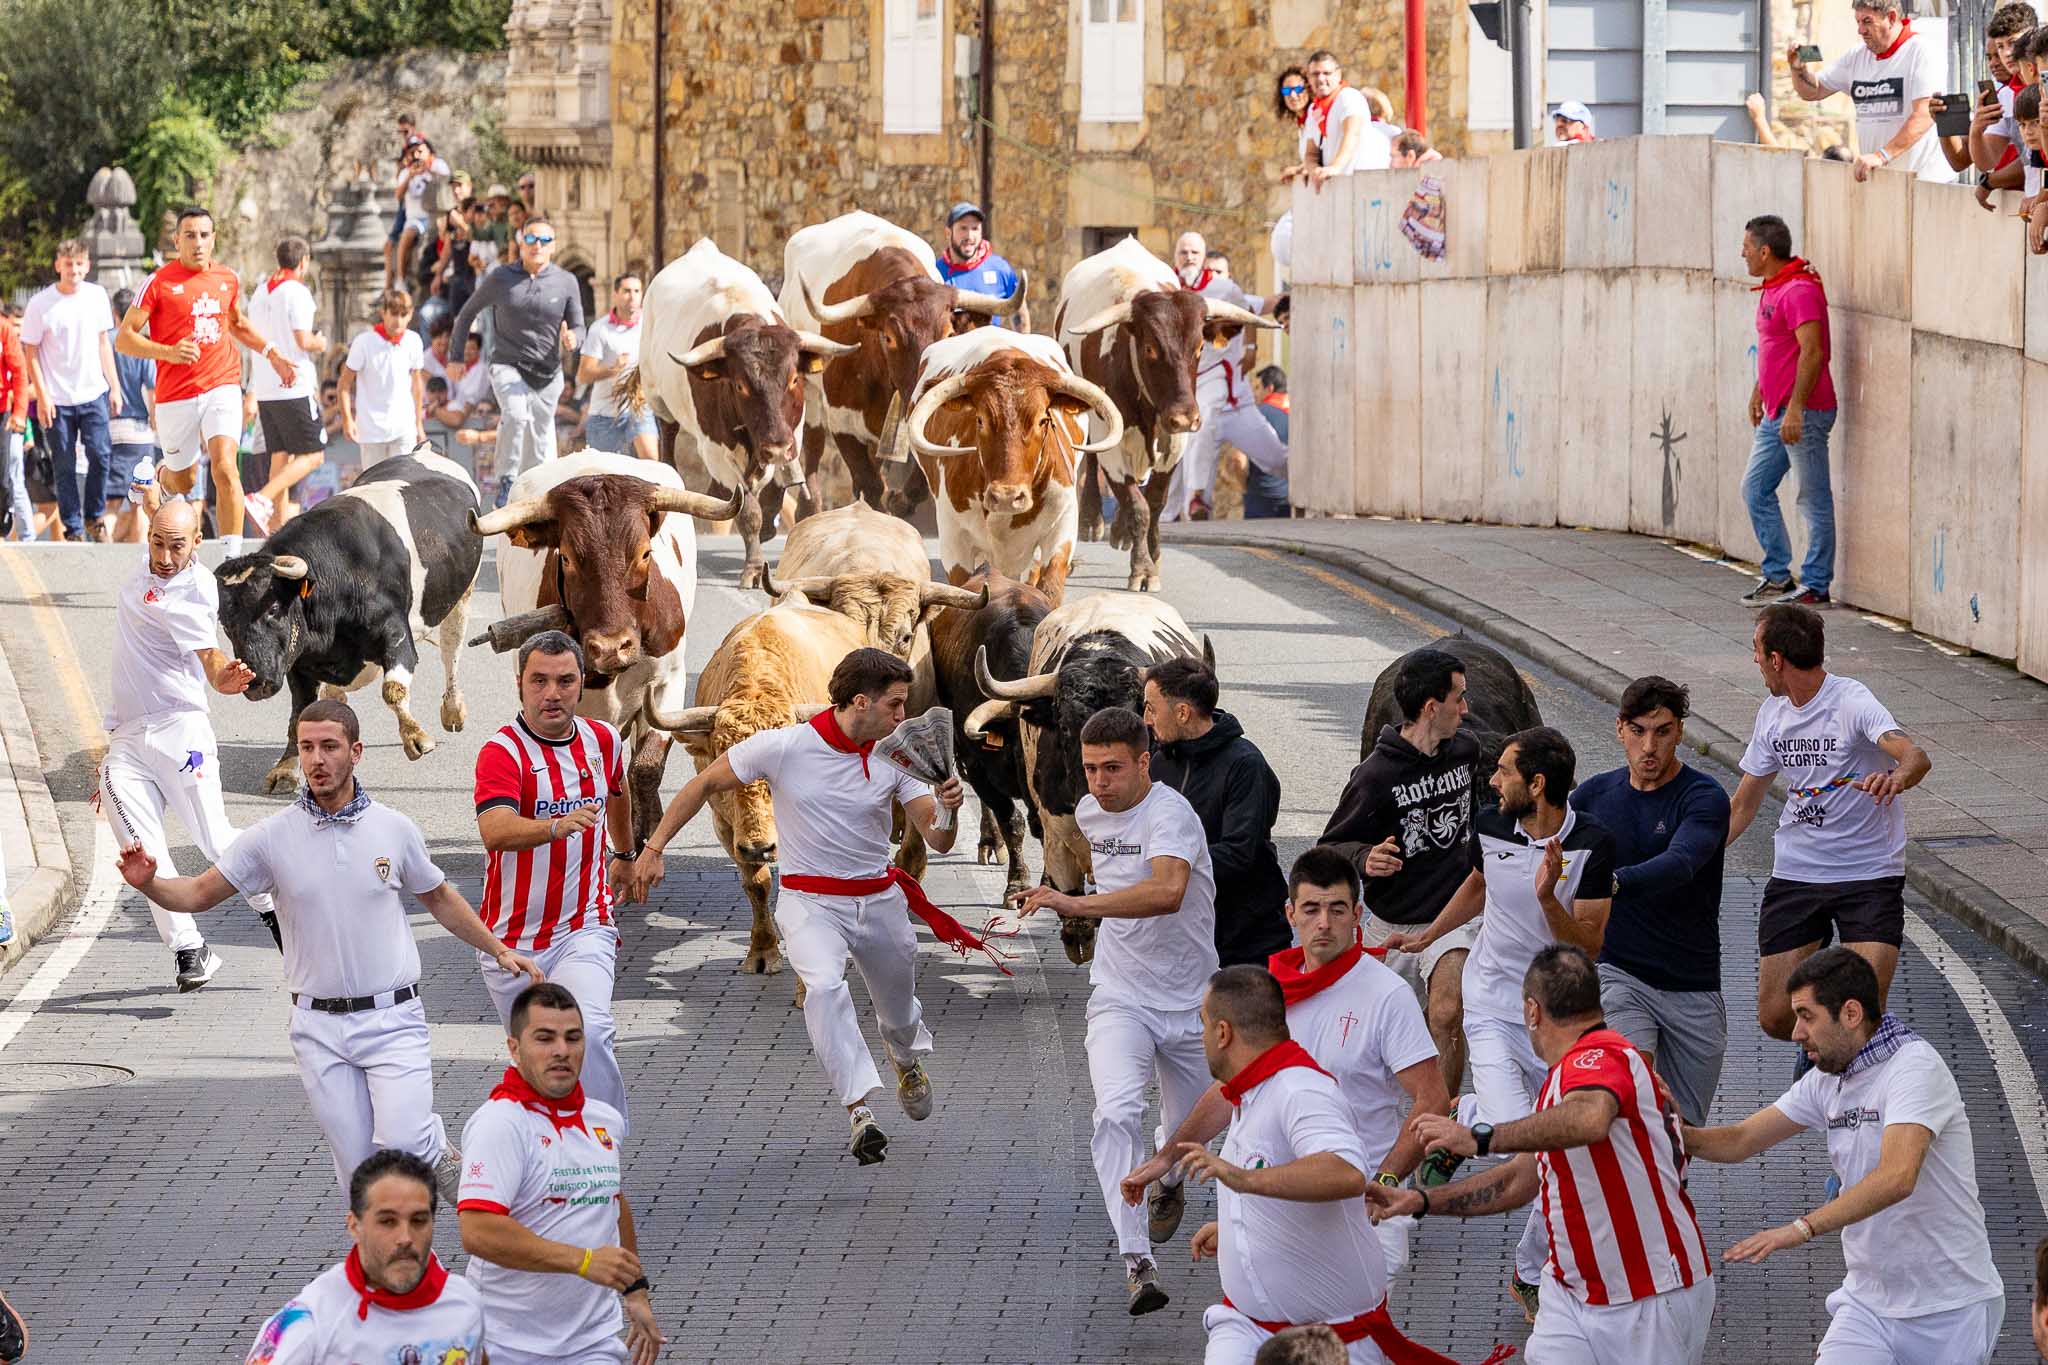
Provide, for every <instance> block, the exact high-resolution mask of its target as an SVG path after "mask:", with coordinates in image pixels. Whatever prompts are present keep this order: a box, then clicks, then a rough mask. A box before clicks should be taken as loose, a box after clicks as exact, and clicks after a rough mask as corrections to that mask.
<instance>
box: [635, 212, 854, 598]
mask: <svg viewBox="0 0 2048 1365" xmlns="http://www.w3.org/2000/svg"><path fill="white" fill-rule="evenodd" d="M645 313H646V320H647V321H646V328H645V336H644V337H643V339H642V341H641V343H640V356H641V361H640V365H639V368H638V369H636V370H635V371H633V373H632V374H630V375H629V376H627V380H626V381H623V383H624V388H623V390H622V391H623V392H624V393H625V395H626V397H627V399H628V401H629V402H637V401H641V396H642V395H644V401H646V402H647V404H648V405H649V406H650V407H651V408H652V409H653V412H654V417H655V421H656V423H657V425H658V426H659V428H660V435H661V448H662V450H663V452H664V454H665V456H666V458H668V459H669V460H671V461H673V462H674V463H675V466H676V468H677V469H678V470H680V471H682V473H683V475H684V477H685V479H686V480H687V479H688V478H690V477H691V475H692V474H693V473H695V474H696V475H697V477H698V478H701V479H703V480H706V481H708V482H709V483H710V484H711V485H712V486H713V487H714V488H716V489H729V490H732V491H735V492H744V493H747V494H750V495H751V496H749V497H747V498H746V500H745V501H744V502H743V503H742V504H741V507H740V512H739V518H738V521H739V532H740V538H741V539H742V540H743V541H744V542H745V543H746V562H745V564H744V566H743V567H742V568H741V570H740V586H741V587H743V588H751V587H754V586H756V585H758V584H759V583H760V581H761V573H762V570H763V568H764V567H765V560H764V559H763V558H762V555H761V538H762V536H763V535H764V534H772V533H773V523H774V516H775V509H776V508H778V507H780V506H781V502H782V485H783V483H785V482H790V483H793V482H796V481H798V480H799V479H800V478H801V477H802V475H801V472H800V468H799V466H798V465H797V463H796V456H797V441H798V438H799V435H800V432H801V429H802V427H803V415H804V376H805V375H807V374H811V373H815V372H816V371H818V370H820V369H822V368H823V367H824V365H825V363H826V362H827V361H829V360H830V359H832V358H833V357H834V356H839V355H844V354H846V353H847V352H848V351H851V350H852V349H853V347H851V346H842V345H839V344H838V343H837V342H832V341H827V340H826V339H825V338H824V337H822V336H819V335H818V334H817V333H815V332H806V331H800V330H798V329H797V328H794V327H792V326H790V325H789V323H788V322H787V321H785V320H784V318H783V315H782V310H781V309H779V308H777V307H776V305H775V298H774V296H773V295H771V294H770V293H769V292H768V287H767V286H766V285H764V284H762V283H761V277H760V276H758V275H756V274H755V273H754V272H753V271H751V270H749V269H747V267H745V266H744V265H741V264H740V263H739V262H738V261H735V260H733V259H732V258H731V257H729V256H725V255H723V254H721V253H720V252H719V250H718V247H717V246H716V245H715V244H713V242H712V241H711V239H710V238H708V237H707V238H705V239H704V240H703V241H700V242H698V243H697V245H695V246H693V247H691V248H690V249H689V250H688V251H687V252H685V253H684V254H683V255H682V256H681V257H679V258H678V259H676V260H673V261H670V262H669V263H668V264H667V265H666V266H664V267H663V268H662V271H661V273H660V274H658V275H656V276H655V277H654V279H653V281H652V282H651V283H650V284H649V285H648V286H647V303H646V307H645ZM699 471H701V472H699Z"/></svg>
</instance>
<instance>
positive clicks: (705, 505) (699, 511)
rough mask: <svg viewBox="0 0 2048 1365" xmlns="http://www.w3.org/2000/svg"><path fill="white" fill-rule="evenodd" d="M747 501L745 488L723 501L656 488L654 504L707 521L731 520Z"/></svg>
mask: <svg viewBox="0 0 2048 1365" xmlns="http://www.w3.org/2000/svg"><path fill="white" fill-rule="evenodd" d="M745 501H746V494H745V491H744V490H736V491H735V492H734V493H733V495H732V496H731V497H730V498H727V499H724V500H722V501H721V500H720V499H718V498H714V497H712V496H711V495H710V494H709V493H692V492H691V491H690V490H689V489H687V488H656V489H655V490H654V499H653V506H654V510H655V511H657V512H681V513H682V514H683V515H684V516H686V517H702V518H703V519H704V520H706V521H731V520H732V519H733V518H734V517H736V516H738V515H739V514H740V504H741V503H743V502H745ZM505 510H506V511H508V512H509V511H511V510H512V509H511V508H509V507H508V508H506V509H505Z"/></svg>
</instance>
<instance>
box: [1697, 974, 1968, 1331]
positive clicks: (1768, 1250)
mask: <svg viewBox="0 0 2048 1365" xmlns="http://www.w3.org/2000/svg"><path fill="white" fill-rule="evenodd" d="M1786 986H1787V989H1788V992H1789V994H1790V997H1791V1001H1792V1012H1793V1015H1794V1016H1795V1018H1796V1020H1797V1022H1796V1023H1795V1024H1794V1026H1793V1031H1792V1036H1793V1038H1794V1039H1795V1040H1796V1041H1797V1042H1798V1043H1799V1044H1800V1046H1801V1047H1802V1048H1804V1049H1805V1051H1806V1055H1807V1057H1808V1058H1809V1059H1811V1060H1812V1062H1813V1065H1814V1069H1813V1070H1811V1071H1808V1072H1807V1073H1806V1074H1805V1075H1804V1076H1802V1077H1800V1078H1799V1079H1798V1080H1797V1081H1795V1082H1793V1085H1792V1088H1791V1089H1790V1090H1788V1091H1786V1092H1785V1094H1784V1096H1783V1098H1781V1099H1779V1100H1778V1102H1777V1103H1776V1104H1772V1105H1769V1106H1767V1107H1765V1108H1763V1109H1759V1110H1758V1111H1757V1112H1756V1113H1754V1114H1751V1115H1750V1116H1749V1117H1748V1118H1746V1119H1744V1120H1743V1121H1742V1122H1740V1123H1732V1124H1724V1125H1722V1126H1721V1127H1718V1128H1692V1127H1688V1128H1686V1129H1685V1130H1684V1137H1685V1145H1686V1148H1687V1150H1688V1151H1690V1152H1691V1153H1692V1155H1694V1156H1696V1157H1699V1158H1700V1159H1702V1160H1704V1161H1721V1162H1737V1161H1747V1160H1749V1158H1751V1157H1753V1156H1756V1155H1757V1154H1758V1153H1760V1152H1764V1151H1768V1150H1769V1149H1770V1148H1772V1147H1775V1146H1777V1145H1778V1144H1779V1143H1781V1142H1783V1141H1785V1140H1786V1139H1787V1138H1789V1137H1792V1136H1793V1135H1794V1134H1796V1133H1799V1132H1801V1131H1802V1130H1804V1129H1807V1128H1819V1129H1821V1130H1822V1131H1823V1132H1825V1133H1826V1134H1827V1148H1828V1162H1829V1164H1830V1165H1831V1166H1833V1168H1834V1172H1835V1175H1836V1177H1837V1178H1838V1179H1839V1180H1840V1181H1841V1193H1839V1194H1837V1195H1836V1196H1835V1197H1834V1198H1832V1199H1830V1200H1828V1202H1826V1203H1825V1204H1822V1205H1821V1206H1820V1207H1819V1208H1817V1209H1814V1210H1812V1211H1811V1212H1809V1213H1805V1214H1802V1215H1800V1216H1799V1217H1797V1218H1794V1219H1793V1220H1792V1221H1791V1222H1789V1223H1785V1224H1783V1225H1781V1226H1779V1227H1774V1228H1766V1229H1765V1230H1764V1231H1762V1232H1759V1233H1757V1234H1755V1235H1754V1236H1752V1237H1746V1238H1744V1239H1743V1240H1742V1241H1740V1242H1737V1243H1736V1244H1735V1245H1734V1246H1732V1247H1730V1248H1728V1253H1727V1255H1726V1256H1725V1257H1724V1258H1723V1259H1724V1260H1726V1261H1735V1262H1747V1263H1751V1264H1761V1263H1762V1262H1763V1261H1764V1260H1766V1259H1767V1258H1768V1257H1770V1256H1771V1255H1772V1254H1773V1253H1775V1252H1779V1251H1786V1250H1789V1249H1791V1248H1793V1247H1798V1246H1803V1245H1805V1244H1806V1243H1807V1242H1810V1241H1812V1240H1813V1239H1814V1238H1816V1237H1825V1236H1827V1235H1828V1234H1829V1233H1831V1232H1840V1233H1841V1234H1842V1259H1843V1260H1844V1261H1846V1262H1847V1263H1848V1271H1849V1274H1848V1278H1847V1279H1845V1280H1843V1282H1842V1287H1841V1288H1840V1289H1838V1290H1836V1291H1835V1292H1834V1293H1832V1294H1830V1295H1828V1301H1827V1306H1828V1312H1829V1313H1830V1315H1831V1316H1832V1319H1833V1320H1832V1321H1831V1322H1830V1324H1829V1326H1828V1331H1827V1335H1826V1336H1825V1337H1823V1338H1822V1339H1821V1343H1820V1353H1819V1354H1818V1355H1817V1356H1815V1357H1814V1365H1983V1362H1985V1361H1988V1360H1990V1359H1991V1352H1992V1349H1993V1348H1994V1347H1995V1346H1996V1345H1997V1343H1998V1329H1999V1327H2000V1325H2001V1324H2002V1323H2003V1322H2004V1320H2005V1286H2004V1283H2003V1282H2002V1281H2001V1280H2000V1279H1999V1277H1998V1269H1997V1267H1996V1266H1995V1265H1994V1264H1993V1263H1992V1260H1991V1242H1990V1239H1989V1237H1988V1236H1987V1235H1986V1234H1985V1230H1984V1205H1983V1203H1982V1202H1981V1201H1980V1200H1979V1199H1978V1197H1977V1158H1976V1148H1975V1147H1974V1146H1973V1145H1972V1144H1971V1140H1970V1112H1969V1109H1968V1108H1967V1107H1966V1106H1965V1105H1964V1103H1963V1097H1962V1092H1961V1091H1960V1090H1958V1089H1957V1087H1956V1081H1955V1077H1954V1076H1953V1075H1952V1074H1950V1072H1949V1069H1948V1065H1947V1063H1945V1062H1943V1061H1942V1059H1941V1053H1940V1052H1938V1051H1937V1050H1936V1049H1935V1048H1934V1046H1933V1045H1932V1044H1931V1043H1929V1042H1927V1041H1926V1040H1925V1039H1923V1038H1921V1037H1920V1036H1919V1035H1918V1034H1916V1033H1914V1032H1913V1031H1912V1030H1911V1029H1909V1028H1907V1027H1906V1026H1905V1025H1904V1024H1902V1023H1901V1022H1899V1020H1898V1019H1897V1017H1895V1016H1893V1015H1890V1014H1886V1013H1883V1010H1882V1006H1881V1005H1880V1003H1879V1000H1880V995H1879V991H1878V979H1877V972H1876V970H1875V969H1874V968H1873V967H1871V965H1870V963H1869V962H1868V961H1866V960H1865V959H1864V958H1863V957H1861V956H1859V955H1858V954H1856V953H1854V952H1852V951H1850V950H1849V949H1847V948H1839V947H1837V948H1823V949H1821V950H1820V951H1819V952H1817V953H1815V954H1813V955H1812V956H1811V957H1809V958H1807V959H1806V960H1805V961H1804V962H1801V963H1800V964H1799V966H1798V967H1796V968H1794V969H1793V972H1792V975H1791V976H1790V978H1788V979H1787V981H1786Z"/></svg>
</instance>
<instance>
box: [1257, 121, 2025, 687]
mask: <svg viewBox="0 0 2048 1365" xmlns="http://www.w3.org/2000/svg"><path fill="white" fill-rule="evenodd" d="M1425 176H1428V177H1434V178H1435V179H1436V180H1437V181H1438V182H1439V183H1440V184H1441V185H1442V187H1443V196H1444V197H1443V208H1444V236H1445V249H1444V252H1443V254H1442V255H1441V256H1440V257H1437V258H1425V257H1423V256H1422V255H1421V254H1420V253H1419V252H1418V251H1417V250H1416V249H1415V247H1414V246H1413V245H1412V244H1411V243H1410V242H1409V241H1408V239H1407V238H1406V237H1405V236H1404V235H1403V233H1402V231H1401V222H1402V215H1403V213H1404V212H1405V211H1406V209H1407V207H1408V205H1409V203H1410V201H1411V199H1412V198H1413V196H1414V195H1415V193H1416V189H1417V186H1418V185H1419V183H1420V181H1421V180H1422V179H1423V178H1424V177H1425ZM2015 200H2016V196H2014V195H2011V194H2002V195H1999V196H1996V197H1995V198H1994V200H1993V207H1994V210H1995V211H1994V212H1986V211H1985V210H1984V208H1983V207H1982V206H1980V205H1979V204H1978V202H1977V200H1976V196H1975V193H1974V192H1973V191H1972V190H1970V189H1967V188H1962V187H1953V186H1937V185H1921V184H1918V183H1917V182H1915V181H1914V180H1913V179H1912V178H1911V177H1909V176H1907V175H1905V174H1903V173H1900V172H1891V171H1885V172H1880V173H1878V174H1877V175H1876V176H1874V177H1873V178H1872V179H1871V180H1870V181H1869V182H1866V183H1863V184H1858V183H1856V181H1855V180H1854V178H1853V176H1852V175H1851V173H1850V169H1849V168H1848V167H1846V166H1842V165H1838V164H1835V163H1830V162H1824V161H1819V160H1814V159H1808V158H1805V157H1803V156H1801V155H1800V154H1799V153H1797V152H1794V151H1781V150H1774V149H1770V148H1763V147H1753V146H1744V145H1738V144H1731V143H1714V142H1711V141H1709V140H1708V139H1706V138H1703V137H1663V138H1635V139H1624V140H1619V141H1613V142H1603V143H1596V144H1594V145H1592V146H1588V147H1577V148H1544V149H1540V150H1536V151H1530V152H1516V153H1510V154H1507V155H1503V156H1496V157H1488V158H1479V159H1474V160H1470V161H1463V162H1433V163H1430V164H1429V165H1426V166H1421V167H1416V168H1411V169H1405V170H1389V171H1377V172H1370V173H1365V174H1360V175H1356V176H1353V177H1350V178H1349V181H1348V182H1342V183H1338V184H1333V185H1331V186H1330V187H1329V188H1328V189H1327V190H1326V191H1325V192H1324V193H1322V194H1320V195H1316V194H1311V193H1309V192H1308V191H1306V190H1298V191H1297V192H1296V194H1295V205H1294V213H1295V255H1296V261H1297V268H1296V279H1295V281H1294V284H1295V290H1294V300H1295V324H1294V342H1295V345H1294V347H1293V353H1294V357H1295V370H1296V373H1295V375H1294V376H1293V383H1292V389H1293V392H1294V393H1295V395H1296V402H1295V415H1294V422H1295V432H1296V437H1295V454H1294V458H1293V461H1292V470H1293V474H1292V477H1293V483H1294V489H1295V500H1296V501H1297V502H1298V503H1300V504H1301V505H1303V506H1306V507H1308V508H1311V509H1313V510H1315V511H1318V512H1323V513H1331V514H1351V515H1366V514H1372V515H1386V516H1403V517H1413V516H1422V517H1432V518H1442V519H1446V520H1470V519H1483V520H1486V521H1491V522H1499V523H1505V524H1510V525H1530V526H1552V525H1566V526H1586V527H1595V528H1602V529H1612V530H1629V531H1637V532H1642V533H1646V534H1650V535H1659V536H1669V537H1672V538H1674V539H1679V540H1685V541H1691V542H1697V543H1700V544H1704V545H1709V546H1713V547H1717V548H1720V549H1722V550H1723V551H1724V552H1725V553H1727V554H1729V555H1730V556H1731V557H1735V558H1740V559H1746V560H1754V559H1756V558H1757V557H1758V555H1759V553H1760V552H1759V548H1758V546H1757V542H1756V537H1755V535H1754V533H1753V532H1752V530H1751V526H1750V517H1749V510H1748V507H1747V504H1746V501H1745V499H1744V495H1743V489H1742V484H1743V476H1744V472H1745V470H1746V469H1747V467H1748V464H1749V460H1750V449H1751V443H1752V440H1753V429H1752V428H1751V426H1750V424H1749V420H1748V412H1747V408H1748V399H1749V394H1750V391H1751V389H1752V387H1753V385H1754V383H1755V375H1756V329H1755V311H1756V294H1755V292H1754V290H1753V288H1752V286H1753V284H1754V281H1752V280H1751V279H1750V277H1749V274H1748V271H1747V270H1746V269H1745V268H1744V266H1743V264H1742V258H1741V241H1742V231H1743V224H1744V223H1746V222H1747V221H1748V220H1749V219H1751V218H1752V217H1755V216H1757V215H1759V214H1765V213H1773V214H1776V215H1778V216H1779V217H1781V218H1783V219H1785V221H1786V223H1787V224H1788V226H1790V228H1791V229H1792V233H1793V243H1794V247H1795V249H1796V250H1797V252H1798V253H1799V254H1800V255H1802V256H1804V257H1805V258H1806V259H1807V260H1809V261H1810V262H1812V264H1813V266H1814V268H1815V269H1817V270H1818V271H1819V272H1820V274H1821V277H1822V279H1823V281H1824V282H1825V283H1826V285H1827V289H1828V297H1829V303H1830V305H1831V307H1830V310H1829V328H1830V332H1831V336H1832V341H1833V363H1832V365H1831V369H1830V373H1831V375H1832V377H1833V379H1834V383H1835V388H1836V392H1837V395H1838V397H1839V399H1840V404H1841V406H1840V415H1839V418H1838V420H1837V423H1836V426H1835V430H1834V435H1833V439H1832V441H1831V443H1830V454H1831V458H1830V466H1831V469H1830V481H1831V484H1832V487H1833V491H1834V502H1835V522H1836V554H1835V584H1834V592H1835V596H1836V597H1837V599H1839V600H1841V601H1844V602H1847V603H1850V604H1853V605H1855V606H1859V607H1864V608H1867V609H1870V610H1874V611H1878V612H1882V613H1885V614H1887V615H1892V616H1897V617H1901V618H1903V619H1905V620H1907V621H1909V622H1910V623H1911V624H1912V625H1913V627H1914V628H1916V629H1919V630H1923V631H1925V632H1927V633H1928V634H1931V635H1934V636H1936V637H1938V638H1941V639H1945V640H1950V641H1954V642H1956V643H1959V644H1963V645H1966V646H1968V647H1970V648H1972V649H1976V650H1979V651H1982V652H1984V653H1986V654H1991V655H1995V656H1997V657H2000V658H2016V659H2017V660H2018V662H2019V665H2020V667H2021V668H2022V669H2024V670H2025V671H2027V672H2028V673H2030V674H2032V675H2034V676H2036V677H2043V678H2048V260H2044V258H2040V257H2029V256H2027V255H2026V253H2025V250H2024V239H2023V236H2022V232H2021V225H2020V223H2019V222H2018V220H2017V219H2015V218H2014V217H2012V210H2013V208H2014V206H2015ZM1325 395H1327V396H1328V398H1327V399H1325V398H1324V396H1325ZM2023 452H2026V453H2024V454H2023ZM1797 496H1798V489H1797V485H1796V480H1795V479H1794V478H1788V479H1787V480H1786V481H1785V482H1784V484H1783V485H1782V486H1781V487H1780V489H1779V507H1780V510H1781V512H1782V515H1783V516H1784V518H1785V521H1786V524H1787V526H1788V528H1789V529H1790V531H1791V539H1792V543H1793V565H1794V568H1795V570H1796V569H1797V567H1798V565H1799V562H1800V559H1801V557H1803V555H1804V554H1805V552H1806V532H1805V527H1804V525H1803V522H1802V520H1801V518H1800V516H1799V512H1798V506H1797Z"/></svg>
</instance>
